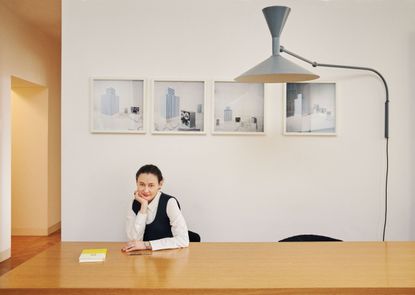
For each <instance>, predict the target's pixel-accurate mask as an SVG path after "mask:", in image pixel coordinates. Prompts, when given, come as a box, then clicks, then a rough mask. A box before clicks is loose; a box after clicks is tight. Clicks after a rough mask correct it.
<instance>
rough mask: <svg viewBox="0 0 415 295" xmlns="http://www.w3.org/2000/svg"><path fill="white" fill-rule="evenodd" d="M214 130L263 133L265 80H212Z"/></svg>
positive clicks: (231, 132) (228, 132) (218, 131)
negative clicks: (246, 81) (253, 81)
mask: <svg viewBox="0 0 415 295" xmlns="http://www.w3.org/2000/svg"><path fill="white" fill-rule="evenodd" d="M213 97H214V101H213V128H212V130H213V131H212V133H214V134H264V84H263V83H237V82H225V81H215V82H214V91H213Z"/></svg>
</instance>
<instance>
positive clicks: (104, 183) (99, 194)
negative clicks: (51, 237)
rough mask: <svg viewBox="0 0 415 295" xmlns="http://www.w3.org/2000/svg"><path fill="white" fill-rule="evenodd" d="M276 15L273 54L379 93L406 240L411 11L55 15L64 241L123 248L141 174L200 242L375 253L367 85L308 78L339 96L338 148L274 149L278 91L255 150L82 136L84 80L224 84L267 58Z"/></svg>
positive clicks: (306, 4) (215, 142) (185, 7)
mask: <svg viewBox="0 0 415 295" xmlns="http://www.w3.org/2000/svg"><path fill="white" fill-rule="evenodd" d="M284 4H285V5H287V6H290V7H291V8H292V11H291V14H290V16H289V18H288V21H287V23H286V27H285V29H284V31H283V34H282V45H285V46H286V47H287V48H288V49H290V50H292V51H294V52H297V53H298V54H301V55H303V56H305V57H308V58H310V59H312V60H317V61H319V62H326V63H340V64H349V65H361V66H368V67H373V68H375V69H377V70H379V71H380V72H381V73H383V74H384V76H385V78H386V79H387V81H388V83H389V88H390V99H391V126H390V133H391V140H390V182H389V198H390V199H389V220H388V227H387V236H386V237H387V239H388V240H410V239H415V229H414V225H413V224H415V223H414V217H413V216H414V213H415V203H414V201H413V199H412V198H411V197H412V196H413V195H414V192H415V187H414V185H413V184H411V180H413V178H414V163H415V161H414V156H413V153H412V151H413V150H414V146H415V145H414V142H415V134H414V127H413V126H414V119H413V117H411V112H413V111H415V105H414V103H413V98H412V97H411V96H410V94H411V93H412V94H413V93H414V91H415V89H414V86H411V85H413V83H411V81H412V80H413V78H414V74H415V73H414V67H415V58H414V52H415V43H414V42H415V41H414V38H415V34H414V31H415V22H414V21H413V11H415V2H414V1H405V0H401V1H393V2H392V1H386V0H384V1H369V0H367V1H363V0H359V1H357V0H356V1H308V0H302V1H300V0H298V1H278V3H277V2H276V1H244V0H227V1H222V0H213V1H208V2H206V1H200V0H197V1H194V0H175V1H162V0H155V1H137V0H124V1H122V2H120V1H115V0H106V1H97V0H95V1H94V0H89V1H82V0H64V1H63V26H62V31H63V40H62V41H63V43H62V46H63V47H62V65H63V72H62V83H63V84H62V87H63V88H62V90H63V91H62V222H63V225H62V228H63V232H62V238H63V240H66V241H70V240H80V241H81V240H97V241H119V240H124V239H125V234H124V215H125V210H126V208H127V207H128V204H129V202H130V201H131V197H132V192H133V190H134V185H135V181H134V175H135V172H136V170H137V169H138V168H139V167H140V166H141V165H143V164H147V163H154V164H157V165H159V167H160V168H161V169H162V171H163V172H164V175H165V178H166V181H165V187H164V191H165V192H166V193H170V194H173V195H175V196H176V197H177V198H178V199H179V200H180V202H181V205H182V210H183V212H184V215H185V217H186V220H187V222H188V225H189V228H190V229H193V230H195V231H197V232H199V233H200V234H201V236H202V239H203V240H204V241H277V240H278V239H281V238H284V237H287V236H290V235H293V234H297V233H318V234H323V235H329V236H333V237H337V238H340V239H344V240H380V239H381V236H382V226H383V213H384V206H383V204H384V193H383V192H384V178H385V163H386V162H385V139H384V138H383V107H384V100H385V94H384V88H383V85H382V83H381V82H380V80H379V79H378V78H377V77H376V76H374V75H372V74H370V73H366V72H357V71H347V70H340V69H323V68H322V69H310V70H312V71H314V72H316V73H318V74H319V75H320V76H321V80H322V81H335V82H336V83H337V87H338V89H337V94H338V108H339V112H338V136H337V137H292V136H283V135H282V115H283V110H282V85H281V84H273V85H271V84H270V85H267V87H266V120H265V124H266V135H265V136H212V135H211V134H210V133H209V132H208V134H207V135H203V136H194V135H193V136H190V135H187V136H186V135H182V136H179V135H174V136H166V135H151V134H149V133H147V134H145V135H131V134H129V135H123V134H104V135H102V134H91V133H90V132H89V84H88V82H89V78H90V77H91V76H113V77H126V76H127V77H146V78H166V77H167V78H175V79H207V80H213V79H218V80H227V79H229V80H232V79H233V78H234V77H236V76H238V75H239V74H241V73H242V72H244V71H245V70H247V69H249V68H250V67H252V66H254V65H256V64H258V63H259V62H260V61H262V60H264V59H265V58H267V57H268V56H269V55H270V54H271V38H270V34H269V31H268V28H267V25H266V23H265V20H264V18H263V15H262V12H261V9H262V8H263V7H266V6H270V5H284ZM298 63H299V64H301V62H298ZM303 66H304V67H307V65H306V64H303ZM412 96H413V95H412ZM211 100H212V97H211V95H210V94H209V96H208V105H207V107H206V110H208V112H209V110H211V109H212V108H211V104H210V102H211ZM148 105H149V104H148ZM210 120H211V118H210V117H209V121H210ZM209 128H210V124H209ZM208 131H209V130H208Z"/></svg>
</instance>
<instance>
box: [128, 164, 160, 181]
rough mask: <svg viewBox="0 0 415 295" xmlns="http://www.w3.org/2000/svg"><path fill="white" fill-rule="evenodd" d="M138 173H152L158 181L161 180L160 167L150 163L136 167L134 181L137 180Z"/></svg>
mask: <svg viewBox="0 0 415 295" xmlns="http://www.w3.org/2000/svg"><path fill="white" fill-rule="evenodd" d="M140 174H153V175H155V176H157V179H158V181H159V183H160V182H162V181H163V175H162V174H161V171H160V169H159V168H158V167H157V166H155V165H152V164H147V165H144V166H143V167H141V168H140V169H138V171H137V173H136V174H135V181H137V180H138V176H140Z"/></svg>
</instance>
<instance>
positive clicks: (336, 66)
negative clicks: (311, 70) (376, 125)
mask: <svg viewBox="0 0 415 295" xmlns="http://www.w3.org/2000/svg"><path fill="white" fill-rule="evenodd" d="M280 52H284V53H287V54H288V55H291V56H293V57H295V58H297V59H300V60H302V61H304V62H306V63H308V64H310V65H312V66H313V67H329V68H341V69H349V70H363V71H370V72H373V73H375V74H376V75H378V76H379V77H380V79H381V80H382V82H383V85H384V86H385V92H386V101H385V138H389V89H388V84H387V83H386V80H385V78H384V77H383V76H382V75H381V73H379V72H378V71H376V70H375V69H372V68H367V67H359V66H345V65H334V64H323V63H318V62H315V61H310V60H308V59H306V58H304V57H302V56H300V55H298V54H296V53H294V52H291V51H289V50H287V49H285V48H284V46H280Z"/></svg>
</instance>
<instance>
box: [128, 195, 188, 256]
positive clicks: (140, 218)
mask: <svg viewBox="0 0 415 295" xmlns="http://www.w3.org/2000/svg"><path fill="white" fill-rule="evenodd" d="M160 195H161V192H160V191H159V192H158V193H157V195H156V196H155V197H154V199H153V200H152V201H151V202H150V204H148V207H147V212H146V213H145V214H143V213H141V212H140V211H139V212H138V213H137V215H135V213H134V211H133V210H132V208H131V203H130V207H129V210H128V213H127V224H126V230H127V237H128V239H129V240H130V241H131V240H139V241H142V240H143V236H144V231H145V229H146V224H150V223H152V222H153V221H154V219H155V218H156V214H157V208H158V204H159V200H160ZM166 213H167V216H168V217H169V219H170V226H171V232H172V234H173V237H172V238H164V239H159V240H153V241H149V242H150V244H151V248H152V249H153V250H154V251H155V250H162V249H173V248H182V247H187V246H189V234H188V230H187V225H186V221H185V220H184V217H183V215H182V212H181V211H180V208H179V205H178V204H177V201H176V199H174V198H170V199H169V200H168V202H167V208H166Z"/></svg>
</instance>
